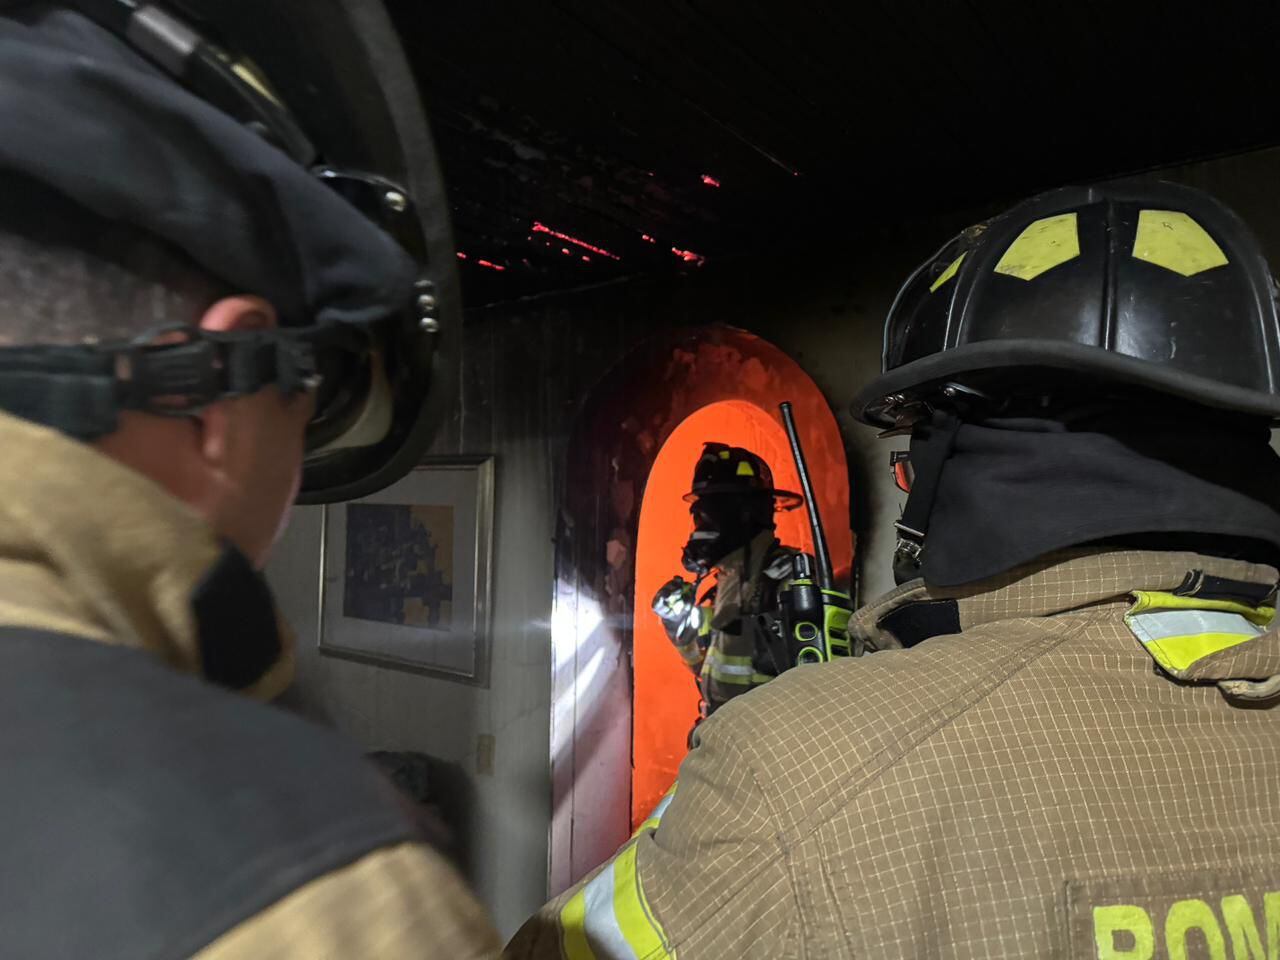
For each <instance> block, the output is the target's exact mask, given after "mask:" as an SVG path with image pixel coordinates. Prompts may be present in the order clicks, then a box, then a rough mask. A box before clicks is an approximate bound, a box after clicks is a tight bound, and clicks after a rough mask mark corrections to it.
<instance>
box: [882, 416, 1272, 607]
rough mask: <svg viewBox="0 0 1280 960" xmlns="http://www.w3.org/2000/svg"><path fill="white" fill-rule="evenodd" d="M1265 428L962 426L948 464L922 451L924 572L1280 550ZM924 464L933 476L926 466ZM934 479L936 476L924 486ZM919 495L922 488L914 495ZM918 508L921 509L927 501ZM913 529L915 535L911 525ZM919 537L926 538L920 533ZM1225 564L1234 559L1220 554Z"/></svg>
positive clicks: (1139, 419) (933, 444)
mask: <svg viewBox="0 0 1280 960" xmlns="http://www.w3.org/2000/svg"><path fill="white" fill-rule="evenodd" d="M1269 441H1270V434H1269V429H1268V425H1267V423H1266V422H1264V421H1262V420H1260V419H1241V418H1238V417H1228V416H1220V415H1202V416H1185V415H1181V414H1174V413H1170V414H1169V415H1168V416H1160V415H1158V414H1156V415H1152V414H1145V413H1144V414H1139V413H1137V412H1135V411H1125V410H1122V409H1113V410H1111V411H1108V412H1105V413H1103V414H1100V415H1096V416H1090V417H1089V418H1087V419H1075V420H1071V421H1067V420H1051V419H1035V418H1029V417H1028V418H1020V419H1000V420H995V419H993V420H987V421H984V422H983V423H980V424H969V423H966V424H961V425H960V426H959V427H958V429H956V430H955V431H954V434H953V436H952V438H951V440H950V445H949V447H948V452H947V454H946V457H945V469H940V468H938V466H937V465H936V464H934V463H932V462H930V461H929V460H928V457H931V456H933V455H934V454H936V453H937V452H939V451H940V450H941V449H942V448H941V446H940V441H939V439H938V438H937V437H936V436H925V437H923V438H922V441H921V442H920V443H919V450H920V455H921V457H922V459H925V463H924V464H920V463H919V462H917V460H916V458H917V440H916V438H913V440H912V447H911V453H912V460H913V462H916V463H917V475H916V479H917V483H919V481H920V478H921V476H922V475H923V476H924V477H926V478H927V477H929V476H933V477H935V478H936V479H935V481H934V483H935V484H936V489H932V490H930V489H928V488H927V487H926V488H925V490H924V492H923V493H922V499H921V500H919V501H917V500H916V491H915V490H913V491H912V495H911V498H910V500H908V504H907V515H906V516H905V517H904V521H911V520H915V521H916V522H919V521H918V519H917V518H916V516H915V512H914V511H913V505H914V504H924V503H925V502H926V501H928V503H929V508H928V510H927V512H926V515H925V518H924V519H925V521H926V523H927V533H928V536H927V538H926V539H925V541H924V547H923V550H922V551H921V556H920V559H921V571H922V573H923V575H924V578H925V580H926V581H927V582H928V583H929V584H930V585H934V586H945V587H949V586H957V585H960V584H965V583H972V582H974V581H976V580H982V579H985V578H986V577H990V576H994V575H996V574H998V573H1002V572H1004V571H1006V570H1009V569H1012V568H1013V567H1015V566H1017V565H1019V564H1021V563H1025V562H1027V561H1029V560H1033V559H1035V558H1036V557H1040V556H1045V555H1047V554H1050V553H1052V552H1054V551H1056V550H1061V549H1064V548H1067V547H1072V546H1079V545H1083V544H1088V543H1098V542H1115V541H1117V539H1118V538H1125V537H1129V538H1132V537H1134V536H1136V535H1152V536H1159V537H1162V538H1163V542H1165V543H1166V545H1167V548H1172V546H1171V545H1173V544H1175V543H1176V542H1177V538H1178V537H1179V536H1184V537H1189V538H1194V539H1195V543H1196V545H1197V546H1196V549H1198V550H1200V552H1207V553H1217V552H1218V551H1216V550H1215V548H1214V547H1213V546H1212V541H1214V540H1217V539H1221V540H1222V541H1223V544H1222V546H1224V548H1230V549H1234V547H1232V546H1231V544H1233V543H1236V542H1238V541H1246V542H1251V543H1255V544H1258V545H1259V549H1260V550H1262V551H1273V550H1276V549H1280V457H1278V456H1277V454H1276V453H1275V451H1273V450H1272V449H1271V447H1270V444H1269ZM921 466H924V467H925V469H923V470H922V469H921ZM925 482H926V484H928V483H929V482H930V481H928V480H926V481H925ZM917 489H919V488H917ZM919 509H920V510H924V507H923V506H919ZM916 529H919V528H916ZM921 532H922V533H923V532H925V531H923V530H922V531H921ZM1224 555H1228V554H1224Z"/></svg>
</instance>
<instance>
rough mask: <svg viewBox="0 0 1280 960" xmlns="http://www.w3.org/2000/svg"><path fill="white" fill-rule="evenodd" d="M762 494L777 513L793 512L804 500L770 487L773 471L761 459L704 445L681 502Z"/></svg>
mask: <svg viewBox="0 0 1280 960" xmlns="http://www.w3.org/2000/svg"><path fill="white" fill-rule="evenodd" d="M746 493H763V494H768V495H769V496H772V497H773V499H774V503H775V507H776V509H778V510H784V511H785V510H794V509H796V508H797V507H799V506H800V505H801V504H803V503H804V498H803V497H801V496H800V494H798V493H792V492H791V491H789V490H779V489H777V488H776V487H774V485H773V471H772V470H770V469H769V464H768V463H767V462H766V461H765V459H764V458H763V457H761V456H758V455H757V454H754V453H752V452H751V451H750V450H747V449H745V448H743V447H731V446H729V445H728V444H724V443H707V444H705V445H704V446H703V448H702V456H701V457H699V458H698V463H697V465H696V466H695V467H694V468H693V488H692V489H691V490H690V491H689V492H688V493H687V494H685V497H684V499H685V502H686V503H692V502H693V501H695V500H697V499H698V498H699V497H705V496H709V495H714V494H746Z"/></svg>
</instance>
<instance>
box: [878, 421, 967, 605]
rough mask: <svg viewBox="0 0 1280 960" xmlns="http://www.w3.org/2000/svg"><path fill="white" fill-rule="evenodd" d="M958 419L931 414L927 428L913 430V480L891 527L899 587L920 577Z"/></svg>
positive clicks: (958, 423)
mask: <svg viewBox="0 0 1280 960" xmlns="http://www.w3.org/2000/svg"><path fill="white" fill-rule="evenodd" d="M959 429H960V419H959V418H958V417H957V416H956V415H955V414H954V413H952V412H951V411H949V410H934V411H933V412H932V414H931V415H930V418H929V422H928V423H927V424H923V425H920V426H918V427H916V429H915V431H914V432H913V433H912V436H911V464H912V466H913V467H914V468H915V478H914V480H913V481H912V484H911V493H910V494H908V496H907V505H906V507H904V508H903V511H902V517H901V519H899V520H898V522H897V523H895V524H894V527H896V528H897V531H898V544H897V547H896V548H895V549H894V552H893V578H894V581H895V582H897V583H899V584H902V583H906V582H907V581H909V580H914V579H916V578H917V577H919V576H920V563H921V558H922V556H923V554H924V541H925V534H927V533H928V532H929V517H930V515H931V514H932V513H933V505H934V501H935V500H936V499H937V496H938V480H939V478H940V477H941V476H942V467H943V464H945V463H946V461H947V458H948V457H950V456H951V450H952V448H953V447H954V445H955V439H956V431H957V430H959Z"/></svg>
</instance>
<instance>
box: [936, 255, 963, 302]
mask: <svg viewBox="0 0 1280 960" xmlns="http://www.w3.org/2000/svg"><path fill="white" fill-rule="evenodd" d="M964 258H965V255H964V254H963V253H962V254H960V256H958V257H956V258H955V259H954V260H952V261H951V266H949V267H947V269H945V270H943V271H942V273H941V275H940V276H939V277H938V279H937V280H935V281H933V283H932V284H930V286H929V292H930V293H937V291H938V288H939V287H940V286H942V285H943V284H944V283H946V282H947V281H948V280H950V279H951V278H952V277H954V276H955V275H956V273H957V272H958V271H959V269H960V264H961V262H962V261H963V260H964Z"/></svg>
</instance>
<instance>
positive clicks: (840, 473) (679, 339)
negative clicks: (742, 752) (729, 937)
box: [549, 327, 853, 893]
mask: <svg viewBox="0 0 1280 960" xmlns="http://www.w3.org/2000/svg"><path fill="white" fill-rule="evenodd" d="M783 400H790V401H791V402H792V403H793V404H794V406H795V413H796V419H797V423H798V426H799V430H800V437H801V440H802V442H803V444H804V448H805V453H806V455H807V456H808V458H809V463H810V467H811V473H812V475H813V480H814V484H815V495H816V497H817V500H818V503H819V506H820V507H821V510H822V516H823V520H824V521H825V523H826V526H827V535H828V539H829V541H830V546H831V553H832V558H833V562H834V565H835V566H836V569H837V575H838V576H840V575H843V576H844V577H847V576H848V570H849V568H850V567H851V565H852V556H853V544H852V534H851V532H850V522H849V519H850V517H849V499H850V498H849V476H848V467H847V463H846V459H845V449H844V441H843V438H842V436H841V433H840V430H839V427H838V426H837V424H836V420H835V416H834V415H833V413H832V411H831V408H830V406H829V405H828V403H827V401H826V399H825V397H824V396H823V394H822V392H821V391H820V390H819V389H818V387H817V385H816V384H815V383H814V382H813V380H812V379H811V378H810V377H809V375H808V374H807V373H806V372H805V371H804V370H803V369H802V368H801V367H800V366H799V364H797V363H796V362H795V360H793V359H792V358H791V357H789V356H787V355H786V354H785V353H783V352H782V351H781V350H779V349H778V348H777V347H775V346H773V345H772V344H770V343H768V342H766V341H764V340H761V339H760V338H759V337H757V336H754V335H753V334H750V333H747V332H746V331H743V330H736V329H733V328H730V327H699V328H696V329H692V330H686V331H682V332H678V333H673V334H666V335H664V336H662V337H658V338H655V339H654V340H652V341H650V342H649V343H647V344H644V345H642V346H641V347H640V348H639V349H637V350H635V351H633V352H632V353H631V354H630V355H629V356H628V357H627V358H626V359H625V360H624V361H623V362H622V363H621V364H619V365H618V366H617V367H615V368H614V369H612V370H610V371H609V372H608V374H607V375H606V376H605V377H604V378H602V380H601V382H600V384H599V386H598V387H597V388H596V389H595V390H593V391H592V392H591V393H590V394H589V395H588V397H587V398H586V399H585V400H584V403H583V406H582V413H581V415H580V417H579V420H578V422H577V425H576V427H575V429H574V431H573V434H572V435H571V437H570V439H569V444H568V447H567V450H566V455H565V458H564V461H563V470H564V473H563V475H562V482H561V484H560V496H559V498H558V499H559V522H558V524H557V535H556V544H555V548H556V595H555V602H554V609H553V616H552V630H551V633H552V646H553V664H554V671H555V672H554V676H553V679H552V704H551V727H552V731H551V741H552V742H551V751H552V756H551V765H552V794H553V795H552V823H551V850H550V876H549V886H550V890H551V892H552V893H557V892H559V891H560V890H563V889H565V888H566V887H568V886H569V885H570V884H571V883H572V882H574V881H576V880H577V879H579V878H581V877H582V876H583V875H585V874H586V873H587V872H588V871H590V870H591V869H592V868H594V867H595V866H597V865H598V864H599V863H601V862H602V861H603V860H605V859H607V858H608V857H609V856H610V855H611V854H612V853H613V852H614V851H615V850H616V849H617V848H618V846H620V845H621V844H622V843H623V842H624V841H625V840H626V838H627V836H628V835H629V834H630V832H631V829H632V823H633V821H634V820H635V818H636V817H637V816H638V817H640V818H641V819H642V818H643V816H644V815H645V814H646V813H647V812H648V810H647V809H646V808H645V805H646V804H647V803H648V802H649V798H651V797H652V796H653V791H655V790H658V786H659V785H660V784H661V782H662V780H663V779H664V778H667V777H669V776H670V775H671V773H672V772H673V770H674V767H675V766H676V765H678V763H679V756H677V755H676V753H677V752H682V750H683V744H684V736H685V734H687V732H688V724H686V723H684V721H683V714H682V713H681V709H682V708H680V707H679V706H678V705H677V706H676V707H674V713H673V714H672V715H669V716H666V718H665V719H662V718H661V716H660V714H659V713H658V712H654V711H652V710H651V709H650V704H651V701H656V700H657V699H659V698H657V697H656V696H652V697H650V696H647V695H645V694H644V693H643V692H642V700H641V706H640V714H639V717H638V721H637V716H636V711H635V710H634V709H633V707H634V706H635V701H634V697H633V692H634V689H635V682H634V681H635V678H636V674H635V672H634V670H633V667H634V664H635V658H636V651H637V642H643V643H644V644H645V646H644V647H643V652H642V653H641V654H640V661H641V665H640V668H639V669H640V676H641V677H642V678H644V677H645V676H647V675H648V673H647V671H648V666H650V665H652V664H661V663H662V655H663V654H666V653H668V650H669V643H668V645H667V648H663V647H662V646H661V644H659V643H657V642H656V641H654V640H653V639H652V635H649V636H650V638H651V639H650V640H645V641H637V628H639V629H640V630H648V628H649V626H650V624H651V623H652V621H653V620H654V617H653V614H652V612H651V610H650V608H649V600H650V598H651V597H652V593H653V590H654V589H656V586H653V587H652V589H650V588H649V586H648V582H647V581H648V580H651V579H652V577H655V576H659V575H661V576H662V578H663V579H665V578H669V577H670V576H672V575H674V574H675V573H678V572H679V555H680V549H679V548H680V544H682V543H683V541H684V538H685V536H686V535H687V532H688V526H687V524H688V522H689V515H688V508H687V506H686V505H685V504H684V503H683V502H682V501H681V500H680V496H681V495H682V494H683V493H684V492H685V489H682V487H686V485H687V484H688V482H689V474H690V471H691V469H692V465H693V459H694V458H693V457H689V456H684V455H681V454H680V453H679V452H678V451H679V446H678V445H679V444H680V443H682V442H688V443H690V444H694V445H695V447H696V448H700V446H701V441H702V440H703V439H709V440H716V439H723V437H721V436H705V435H704V434H705V431H706V430H709V429H712V428H713V427H715V428H717V430H719V429H721V428H724V429H734V430H737V429H742V430H745V431H747V432H746V433H745V434H743V436H744V437H746V438H747V442H745V443H744V444H743V445H745V446H748V447H751V446H752V445H753V444H755V445H756V446H757V447H764V448H766V449H767V450H768V451H771V452H766V449H761V450H760V451H759V452H761V453H763V454H764V455H765V456H766V458H767V459H769V460H770V462H771V465H772V466H773V468H774V470H775V472H776V473H777V475H778V477H779V480H780V482H782V483H786V484H791V485H792V486H793V488H794V486H795V483H796V481H795V475H794V466H793V465H792V463H791V457H790V451H789V448H788V447H787V446H786V442H785V435H784V433H783V431H782V427H781V422H780V419H779V413H778V404H779V403H780V402H781V401H783ZM700 411H707V412H705V413H703V414H702V415H701V416H702V417H706V418H709V419H706V420H703V419H701V417H699V418H698V419H695V420H693V421H692V422H691V423H689V421H690V418H691V417H697V416H698V415H699V413H700ZM686 423H689V425H688V426H687V427H686V429H685V430H684V431H682V436H684V437H686V438H687V441H681V440H679V439H677V441H676V445H673V446H672V447H671V448H670V449H669V450H668V449H667V445H668V443H669V442H670V441H671V439H672V437H673V435H674V434H676V432H677V431H678V430H680V428H681V426H682V425H685V424H686ZM726 436H728V435H727V434H726ZM664 451H666V453H665V455H664ZM660 460H662V461H663V464H662V466H661V472H660V473H659V475H658V476H655V475H654V470H655V466H656V465H658V463H659V461H660ZM667 471H670V474H669V476H668V478H667V479H663V477H664V476H667ZM664 485H667V486H669V487H670V489H671V490H672V491H673V492H674V502H669V498H668V497H667V496H666V495H664V494H662V493H661V492H660V489H661V488H663V487H664ZM646 509H649V510H651V511H656V515H657V516H660V517H663V518H665V521H666V522H665V523H659V524H657V525H656V526H652V525H651V526H652V528H653V529H654V530H657V529H658V528H659V527H668V526H669V527H670V528H671V529H672V530H674V531H675V532H674V533H673V532H670V531H668V532H667V533H666V534H663V535H659V534H655V536H657V537H658V539H656V540H654V541H653V542H654V544H655V545H654V546H652V547H649V546H648V540H649V538H648V537H646V538H645V539H646V543H645V544H644V545H642V544H641V542H640V541H641V536H642V534H641V527H642V524H641V514H642V513H643V512H645V510H646ZM785 522H786V523H788V524H799V525H800V529H798V530H796V529H795V528H793V527H787V528H784V529H786V530H787V539H788V540H790V542H791V543H793V544H795V545H798V546H802V547H803V546H808V544H809V541H808V533H807V531H805V530H804V529H803V524H804V523H805V520H804V515H803V513H797V514H793V515H792V516H791V517H790V518H788V519H787V521H785ZM647 529H649V528H648V527H646V530H647ZM664 536H665V537H666V538H667V541H668V543H669V541H670V539H671V538H672V537H674V538H676V540H677V543H676V545H675V547H674V551H672V550H670V549H669V547H664V546H662V545H661V543H662V539H663V537H664ZM641 549H643V550H644V557H643V562H644V563H645V565H646V568H647V567H648V565H649V563H650V562H652V563H653V564H655V567H654V568H653V570H652V571H650V572H647V573H645V574H643V575H641V580H642V581H646V582H638V581H637V575H638V563H639V562H640V561H641V556H640V553H639V551H640V550H641ZM650 555H652V561H650V559H649V557H650ZM658 570H660V571H661V574H659V573H658V572H657V571H658ZM646 591H647V595H645V592H646ZM658 636H659V637H662V641H661V643H667V641H666V640H665V635H663V634H661V630H660V627H659V633H658ZM649 654H652V657H650V656H649ZM669 655H670V656H675V654H674V651H670V653H669ZM675 663H676V665H679V659H678V657H677V658H676V660H675ZM671 667H672V664H671V662H670V660H669V659H668V660H667V663H666V667H665V668H663V667H659V668H658V669H670V668H671ZM679 669H680V670H685V668H684V667H682V666H680V667H679ZM641 684H642V690H643V689H644V688H646V685H647V684H648V681H646V680H644V679H642V680H641ZM691 687H692V678H691V677H690V676H689V674H688V672H687V670H686V671H685V672H684V673H683V674H680V681H679V688H680V693H681V694H683V695H685V696H688V695H689V694H690V691H691ZM686 702H687V701H686ZM676 703H677V704H678V703H679V701H678V700H677V701H676ZM655 709H659V708H655ZM660 709H661V710H662V712H663V713H665V707H662V708H660ZM651 719H653V720H654V722H656V723H657V724H658V728H659V730H660V731H661V732H660V733H658V734H656V735H655V736H656V739H654V740H652V741H651V740H649V739H642V740H641V741H639V743H640V746H639V748H637V742H638V741H637V737H636V736H635V735H633V730H634V729H635V728H636V723H637V722H638V723H640V724H641V725H642V729H643V730H645V731H650V729H651V726H650V720H651ZM676 731H679V733H678V737H679V739H678V741H673V739H672V738H674V737H676V736H677V733H676ZM649 735H650V733H649V732H645V733H643V734H642V736H643V737H645V738H647V737H649ZM673 742H674V743H676V746H675V747H674V748H673V746H672V744H673ZM651 745H652V748H651ZM637 756H639V757H640V758H641V765H642V766H643V767H644V769H645V770H646V771H647V772H645V773H644V774H643V778H644V779H643V781H642V783H641V784H635V783H634V779H635V778H634V777H633V764H634V763H635V758H636V757H637ZM668 782H669V781H668ZM662 789H663V790H665V787H663V788H662ZM658 793H659V795H660V794H661V790H659V791H658ZM633 806H634V807H635V809H634V811H633Z"/></svg>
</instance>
